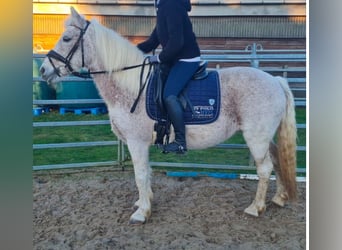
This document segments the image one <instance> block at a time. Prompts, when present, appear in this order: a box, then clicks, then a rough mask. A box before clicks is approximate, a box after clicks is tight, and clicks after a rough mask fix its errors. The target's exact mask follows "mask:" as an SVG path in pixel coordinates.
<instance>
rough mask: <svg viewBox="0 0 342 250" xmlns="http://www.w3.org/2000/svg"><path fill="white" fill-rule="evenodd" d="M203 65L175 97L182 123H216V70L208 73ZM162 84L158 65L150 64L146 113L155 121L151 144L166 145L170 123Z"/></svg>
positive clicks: (217, 88)
mask: <svg viewBox="0 0 342 250" xmlns="http://www.w3.org/2000/svg"><path fill="white" fill-rule="evenodd" d="M207 64H208V63H207V62H206V61H202V62H201V63H200V65H199V67H198V70H197V71H196V72H195V74H194V75H193V77H192V79H191V80H190V82H189V83H188V84H187V86H186V87H185V89H184V90H183V91H182V93H181V94H180V95H179V97H178V98H179V100H180V102H181V103H182V106H183V108H184V121H185V124H192V125H201V124H208V123H212V122H214V121H216V119H217V118H218V116H219V111H220V82H219V77H218V73H217V71H215V70H213V71H208V70H207ZM163 88H164V83H163V81H162V79H161V72H160V66H159V65H158V64H157V65H154V69H153V72H152V75H151V77H150V79H149V82H148V85H147V89H146V111H147V114H148V116H149V117H150V118H151V119H153V120H155V121H156V123H155V125H154V130H155V131H156V132H157V140H156V142H155V144H164V137H165V136H166V142H165V143H168V136H169V133H170V121H169V119H168V117H167V112H166V109H165V107H164V103H163V99H162V97H163Z"/></svg>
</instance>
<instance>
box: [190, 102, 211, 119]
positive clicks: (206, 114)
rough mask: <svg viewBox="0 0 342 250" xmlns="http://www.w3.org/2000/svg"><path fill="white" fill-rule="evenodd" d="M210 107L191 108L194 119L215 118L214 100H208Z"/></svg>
mask: <svg viewBox="0 0 342 250" xmlns="http://www.w3.org/2000/svg"><path fill="white" fill-rule="evenodd" d="M208 103H209V105H210V106H193V111H194V112H193V118H194V119H212V118H213V117H214V116H215V108H214V104H215V99H212V98H210V99H209V100H208Z"/></svg>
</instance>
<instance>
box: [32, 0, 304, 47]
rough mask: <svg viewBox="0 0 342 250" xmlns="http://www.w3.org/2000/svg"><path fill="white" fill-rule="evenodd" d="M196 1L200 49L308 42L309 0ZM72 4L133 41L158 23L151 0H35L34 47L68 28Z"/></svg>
mask: <svg viewBox="0 0 342 250" xmlns="http://www.w3.org/2000/svg"><path fill="white" fill-rule="evenodd" d="M191 2H192V11H191V12H190V16H191V19H192V22H193V26H194V31H195V33H196V35H197V37H198V40H199V43H200V46H201V49H206V48H215V49H217V48H222V49H243V48H244V47H245V46H246V44H247V45H248V44H251V43H253V42H257V43H261V44H263V47H264V48H265V45H266V46H270V47H271V48H276V47H277V46H278V47H281V48H284V47H285V48H286V46H288V47H292V48H294V47H295V48H305V43H306V42H305V41H306V1H305V0H238V1H237V0H220V1H218V0H192V1H191ZM70 5H72V6H74V7H75V8H76V9H78V10H79V12H80V13H82V14H84V15H85V16H86V18H88V19H91V18H96V19H98V20H99V21H100V22H101V23H102V24H103V25H105V26H107V27H109V28H111V29H114V30H116V31H117V32H118V33H120V34H121V35H123V36H125V37H127V38H129V39H130V40H131V41H132V42H134V43H137V42H139V41H142V40H143V39H145V38H146V37H147V36H148V35H149V34H150V32H151V31H152V28H153V27H154V24H155V10H154V6H153V1H151V0H135V1H132V0H116V1H115V0H55V1H53V0H50V1H49V0H34V1H33V47H34V49H36V50H40V49H43V50H49V49H51V48H52V47H53V46H54V44H55V43H56V41H57V38H58V37H59V36H60V34H61V33H62V32H63V24H64V20H65V18H66V17H67V15H68V14H69V11H70ZM266 48H268V47H266Z"/></svg>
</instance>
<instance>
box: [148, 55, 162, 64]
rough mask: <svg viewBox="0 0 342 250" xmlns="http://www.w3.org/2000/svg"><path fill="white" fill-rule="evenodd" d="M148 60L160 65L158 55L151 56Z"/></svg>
mask: <svg viewBox="0 0 342 250" xmlns="http://www.w3.org/2000/svg"><path fill="white" fill-rule="evenodd" d="M148 60H149V62H150V63H151V64H155V63H160V61H159V57H158V55H153V56H149V57H148Z"/></svg>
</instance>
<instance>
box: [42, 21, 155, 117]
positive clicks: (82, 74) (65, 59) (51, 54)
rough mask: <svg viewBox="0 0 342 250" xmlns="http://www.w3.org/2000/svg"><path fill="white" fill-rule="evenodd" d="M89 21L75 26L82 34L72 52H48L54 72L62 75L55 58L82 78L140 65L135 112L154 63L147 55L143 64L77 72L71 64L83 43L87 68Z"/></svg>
mask: <svg viewBox="0 0 342 250" xmlns="http://www.w3.org/2000/svg"><path fill="white" fill-rule="evenodd" d="M86 22H87V25H86V26H85V28H80V27H78V26H75V27H76V28H78V29H79V30H80V35H79V37H78V39H77V41H76V43H75V44H74V46H73V47H72V48H71V50H70V52H69V53H68V55H67V56H66V57H64V56H62V55H61V54H59V53H57V52H56V51H54V50H50V51H49V52H48V53H47V55H46V56H47V58H48V59H49V61H50V63H51V65H52V67H53V69H54V72H55V73H56V74H57V75H58V76H59V77H61V75H60V72H59V69H58V68H57V67H56V65H55V64H54V63H53V60H52V59H54V60H57V61H60V62H62V63H64V67H65V68H67V69H68V70H69V72H70V74H71V75H73V76H77V77H82V78H91V75H93V74H105V73H113V72H119V71H124V70H129V69H134V68H138V67H141V71H140V89H139V94H138V97H137V98H136V100H135V102H134V103H133V106H132V108H131V110H130V112H131V113H133V112H134V110H135V108H136V106H137V104H138V101H139V99H140V96H141V94H142V92H143V90H144V88H145V86H146V84H147V82H148V79H149V77H150V75H151V69H152V64H151V63H150V62H149V58H148V57H145V59H144V61H143V63H142V64H137V65H132V66H127V67H123V68H121V69H117V70H113V71H106V70H101V71H90V70H89V69H88V71H85V72H77V71H75V70H74V69H73V68H72V66H71V63H70V62H71V59H72V57H73V56H74V54H75V52H76V51H77V49H78V48H79V46H80V45H81V53H82V69H84V68H85V64H84V46H83V36H84V34H85V32H86V31H87V29H88V27H89V25H90V22H89V21H88V20H86ZM146 65H149V69H148V73H147V75H146V78H145V80H144V79H143V76H144V71H145V66H146Z"/></svg>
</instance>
